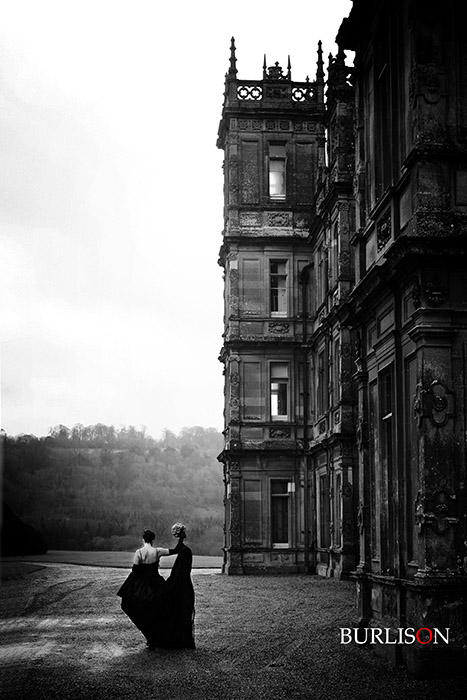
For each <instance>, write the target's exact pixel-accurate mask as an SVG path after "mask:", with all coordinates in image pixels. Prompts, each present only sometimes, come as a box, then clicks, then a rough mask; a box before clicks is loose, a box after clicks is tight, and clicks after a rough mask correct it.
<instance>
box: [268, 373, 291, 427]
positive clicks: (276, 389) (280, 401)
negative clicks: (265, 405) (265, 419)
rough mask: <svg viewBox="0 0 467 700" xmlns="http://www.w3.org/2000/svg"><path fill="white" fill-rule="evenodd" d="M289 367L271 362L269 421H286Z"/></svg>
mask: <svg viewBox="0 0 467 700" xmlns="http://www.w3.org/2000/svg"><path fill="white" fill-rule="evenodd" d="M288 405H289V366H288V364H286V363H282V362H271V420H288V412H289V410H288Z"/></svg>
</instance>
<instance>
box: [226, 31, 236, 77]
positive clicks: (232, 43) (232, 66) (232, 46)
mask: <svg viewBox="0 0 467 700" xmlns="http://www.w3.org/2000/svg"><path fill="white" fill-rule="evenodd" d="M228 75H229V78H235V77H236V75H237V57H236V56H235V37H232V39H231V40H230V68H229V73H228Z"/></svg>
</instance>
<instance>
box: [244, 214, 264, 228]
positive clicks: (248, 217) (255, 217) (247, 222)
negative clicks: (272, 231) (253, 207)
mask: <svg viewBox="0 0 467 700" xmlns="http://www.w3.org/2000/svg"><path fill="white" fill-rule="evenodd" d="M240 226H261V213H260V212H259V211H242V212H240Z"/></svg>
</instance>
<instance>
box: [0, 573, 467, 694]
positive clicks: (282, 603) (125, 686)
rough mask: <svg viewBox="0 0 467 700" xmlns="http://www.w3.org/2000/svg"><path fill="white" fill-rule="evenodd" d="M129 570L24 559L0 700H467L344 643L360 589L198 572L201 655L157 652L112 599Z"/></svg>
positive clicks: (11, 584)
mask: <svg viewBox="0 0 467 700" xmlns="http://www.w3.org/2000/svg"><path fill="white" fill-rule="evenodd" d="M126 574H127V571H125V570H122V569H116V568H100V567H88V566H73V565H62V564H50V565H47V566H45V567H35V566H33V565H30V564H28V565H23V566H22V567H21V569H18V570H17V571H16V572H15V575H14V577H13V578H9V579H7V580H5V581H4V582H3V583H2V589H1V600H0V616H1V618H2V621H1V623H0V630H1V646H0V693H1V697H2V700H16V699H20V698H24V699H26V698H27V699H29V698H31V699H33V698H34V700H36V699H37V700H55V699H56V700H65V699H67V698H70V699H72V698H73V699H75V698H76V699H77V700H81V699H84V698H86V699H87V698H103V699H105V700H113V699H114V698H122V699H123V698H125V699H126V698H128V699H130V698H131V699H132V700H145V699H146V698H148V699H149V698H151V699H154V700H214V699H215V700H221V699H222V700H223V699H224V698H225V699H226V700H250V699H251V700H278V699H279V698H295V699H297V700H298V699H303V700H305V699H306V700H313V699H314V698H317V699H318V698H326V699H328V698H329V699H332V700H337V699H338V698H341V697H342V698H362V699H363V700H366V699H368V700H370V699H371V700H379V699H383V700H388V699H390V698H397V699H398V700H399V699H402V698H404V699H405V698H407V699H413V700H415V698H417V700H418V699H420V698H422V699H423V700H430V699H431V698H433V700H435V699H436V700H439V698H443V699H444V700H460V698H464V697H465V678H460V677H458V678H451V679H448V680H446V679H444V680H429V681H420V680H415V679H413V678H411V677H410V676H409V675H408V674H407V673H406V672H405V670H404V669H402V668H396V669H395V668H392V667H390V666H389V665H388V664H387V663H386V662H385V661H384V660H383V659H380V658H379V657H377V656H376V655H375V654H374V653H373V652H372V651H371V650H370V649H368V648H362V647H356V646H355V645H347V646H345V645H341V644H340V643H339V628H340V627H353V626H355V624H356V612H355V608H354V591H355V584H353V583H348V582H339V581H334V580H333V579H322V578H318V577H316V576H306V575H299V576H250V577H228V576H223V575H222V574H220V573H217V572H215V571H212V570H211V571H209V570H207V571H201V570H198V571H196V570H194V571H193V584H194V587H195V594H196V630H195V638H196V643H197V648H196V650H186V651H162V650H161V651H153V652H150V651H147V649H146V647H145V643H144V639H143V637H142V635H141V634H140V632H138V630H137V629H136V628H135V627H133V625H132V624H131V622H130V621H129V620H128V618H127V617H126V616H125V615H124V614H123V612H122V611H121V609H120V599H119V598H118V597H117V596H116V595H115V593H116V591H117V590H118V587H119V585H120V584H121V583H122V581H123V580H124V578H125V576H126Z"/></svg>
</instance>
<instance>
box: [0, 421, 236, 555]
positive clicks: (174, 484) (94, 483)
mask: <svg viewBox="0 0 467 700" xmlns="http://www.w3.org/2000/svg"><path fill="white" fill-rule="evenodd" d="M222 444H223V440H222V435H221V434H220V433H219V432H218V431H217V430H215V429H214V428H201V427H193V428H184V429H183V430H182V431H181V432H180V433H179V434H178V435H176V434H175V433H173V432H172V431H170V430H165V431H164V432H163V435H162V438H161V439H160V440H155V439H154V438H152V437H150V436H149V435H148V434H147V431H146V429H145V428H141V429H137V428H135V427H134V426H129V427H122V428H118V429H116V428H115V427H114V426H106V425H103V424H102V423H98V424H96V425H91V426H83V425H81V424H76V425H75V426H73V427H72V428H68V427H66V426H65V425H58V426H56V427H54V428H52V429H51V430H50V431H49V434H48V435H47V436H46V437H36V436H35V435H20V436H18V437H10V436H6V437H5V438H4V474H3V482H4V483H3V486H4V499H5V501H6V503H7V504H8V506H9V508H11V510H12V511H13V512H14V513H15V514H16V515H17V516H19V517H20V518H21V519H22V520H23V521H24V522H26V523H27V524H28V525H31V526H32V527H34V528H35V529H37V530H38V531H39V532H40V533H41V534H42V535H43V537H44V538H45V539H46V541H47V544H48V547H49V549H80V550H100V551H102V550H119V551H126V550H131V549H135V548H136V547H139V546H140V541H141V533H142V531H143V529H144V528H151V529H152V530H154V532H155V533H156V539H157V543H158V544H159V545H162V546H164V545H172V544H173V537H172V536H171V534H170V526H171V524H172V523H173V522H175V521H176V520H182V521H184V522H185V523H186V525H187V531H188V542H189V544H190V546H191V547H192V548H193V551H194V552H195V553H196V554H206V555H219V554H221V547H222V542H223V532H222V531H223V509H222V498H223V484H222V470H221V466H220V464H219V462H218V461H217V459H216V456H217V455H218V454H219V452H220V451H221V449H222Z"/></svg>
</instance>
